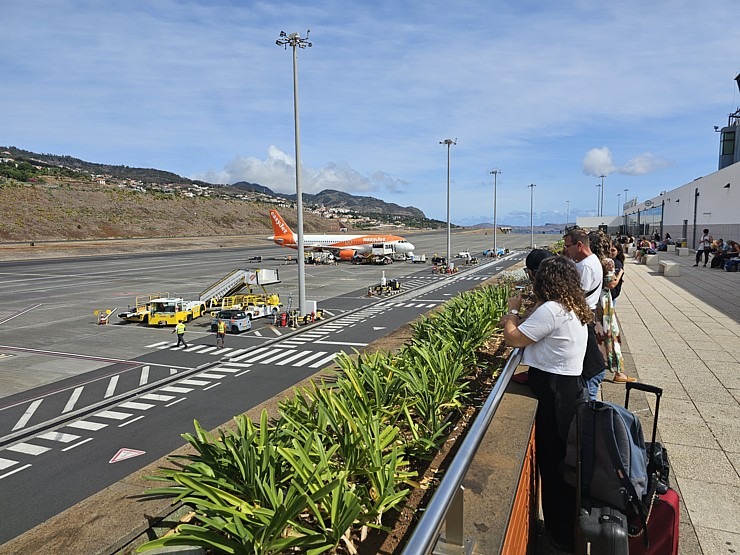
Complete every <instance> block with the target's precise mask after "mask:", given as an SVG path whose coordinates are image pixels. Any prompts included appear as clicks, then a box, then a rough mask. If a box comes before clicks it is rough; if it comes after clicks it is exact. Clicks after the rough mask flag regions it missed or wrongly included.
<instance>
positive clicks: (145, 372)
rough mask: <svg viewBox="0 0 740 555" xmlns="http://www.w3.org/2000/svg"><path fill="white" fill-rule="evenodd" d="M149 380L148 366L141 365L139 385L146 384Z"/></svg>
mask: <svg viewBox="0 0 740 555" xmlns="http://www.w3.org/2000/svg"><path fill="white" fill-rule="evenodd" d="M148 382H149V367H148V366H142V367H141V376H140V377H139V385H146V384H147V383H148Z"/></svg>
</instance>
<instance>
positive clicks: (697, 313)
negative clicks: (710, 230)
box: [602, 256, 740, 555]
mask: <svg viewBox="0 0 740 555" xmlns="http://www.w3.org/2000/svg"><path fill="white" fill-rule="evenodd" d="M671 260H673V261H676V262H678V263H679V264H681V275H680V276H677V277H670V278H666V277H665V276H662V275H658V274H656V273H654V272H651V271H650V270H649V269H648V268H647V267H645V266H643V265H637V264H635V263H634V261H632V260H629V259H628V260H627V261H626V264H625V275H626V281H625V285H624V287H623V288H622V295H621V297H620V298H619V302H618V303H617V308H616V312H617V317H618V320H619V323H620V327H621V330H622V338H623V343H622V349H623V353H624V358H625V366H626V370H627V373H628V374H631V375H634V376H636V377H638V379H640V381H644V382H645V383H650V384H654V385H658V386H660V387H663V388H664V396H663V400H662V403H661V407H660V422H659V424H658V434H659V437H660V438H661V440H662V441H663V443H664V444H665V445H666V447H667V449H668V453H669V460H670V462H671V482H672V486H673V487H674V488H675V489H676V490H677V491H678V492H679V495H680V496H681V502H682V516H681V536H680V547H679V552H680V553H682V554H684V555H685V554H690V555H693V554H694V553H697V554H705V555H707V554H710V553H711V554H715V553H717V554H725V553H727V554H730V553H739V552H740V366H738V363H739V362H740V342H738V341H737V339H738V338H740V295H738V294H737V291H738V289H739V288H740V274H733V273H729V272H724V271H720V270H713V269H710V268H704V267H701V266H700V267H696V268H694V267H693V266H692V264H693V257H691V256H689V257H683V258H680V257H676V258H671ZM718 291H719V292H730V291H734V292H736V294H734V295H730V294H725V293H722V294H717V292H718ZM654 345H657V347H658V348H654V347H653V346H654ZM646 346H650V347H646ZM602 395H603V396H604V398H606V399H607V400H610V401H614V402H617V403H622V402H623V400H624V386H622V385H619V384H613V383H610V382H607V381H605V382H604V384H603V385H602ZM644 402H645V404H646V406H647V407H649V410H650V411H651V412H652V411H654V410H655V402H654V400H653V396H646V398H645V400H644ZM631 408H632V407H631ZM640 414H641V417H642V418H643V421H644V422H645V421H648V422H651V420H650V419H651V418H652V416H651V415H650V414H647V415H643V414H642V413H640ZM645 428H646V434H647V433H649V431H650V426H649V424H648V425H646V426H645Z"/></svg>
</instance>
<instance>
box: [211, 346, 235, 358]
mask: <svg viewBox="0 0 740 555" xmlns="http://www.w3.org/2000/svg"><path fill="white" fill-rule="evenodd" d="M233 350H234V348H233V347H221V348H220V349H219V350H218V352H217V353H213V354H214V355H222V356H223V355H226V353H228V352H229V351H233ZM229 356H231V355H229Z"/></svg>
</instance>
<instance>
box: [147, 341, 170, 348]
mask: <svg viewBox="0 0 740 555" xmlns="http://www.w3.org/2000/svg"><path fill="white" fill-rule="evenodd" d="M170 344H171V343H170V342H169V341H158V342H157V343H152V344H151V345H147V346H146V348H147V349H164V348H165V347H166V346H167V345H170Z"/></svg>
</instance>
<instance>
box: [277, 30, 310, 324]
mask: <svg viewBox="0 0 740 555" xmlns="http://www.w3.org/2000/svg"><path fill="white" fill-rule="evenodd" d="M308 33H309V31H306V38H305V39H302V38H301V35H299V34H298V33H291V34H290V35H287V34H286V33H285V31H280V37H279V38H278V39H277V40H276V41H275V44H277V45H278V46H282V47H283V48H285V49H286V50H287V49H288V46H290V47H291V48H292V49H293V118H294V121H295V194H296V210H297V212H298V218H297V219H298V222H297V227H298V316H299V317H300V318H302V317H303V316H305V315H306V260H305V258H304V248H303V194H302V192H301V138H300V137H301V133H300V126H299V124H298V56H297V54H296V52H297V49H298V48H310V47H311V46H313V45H312V44H311V43H310V42H308Z"/></svg>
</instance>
